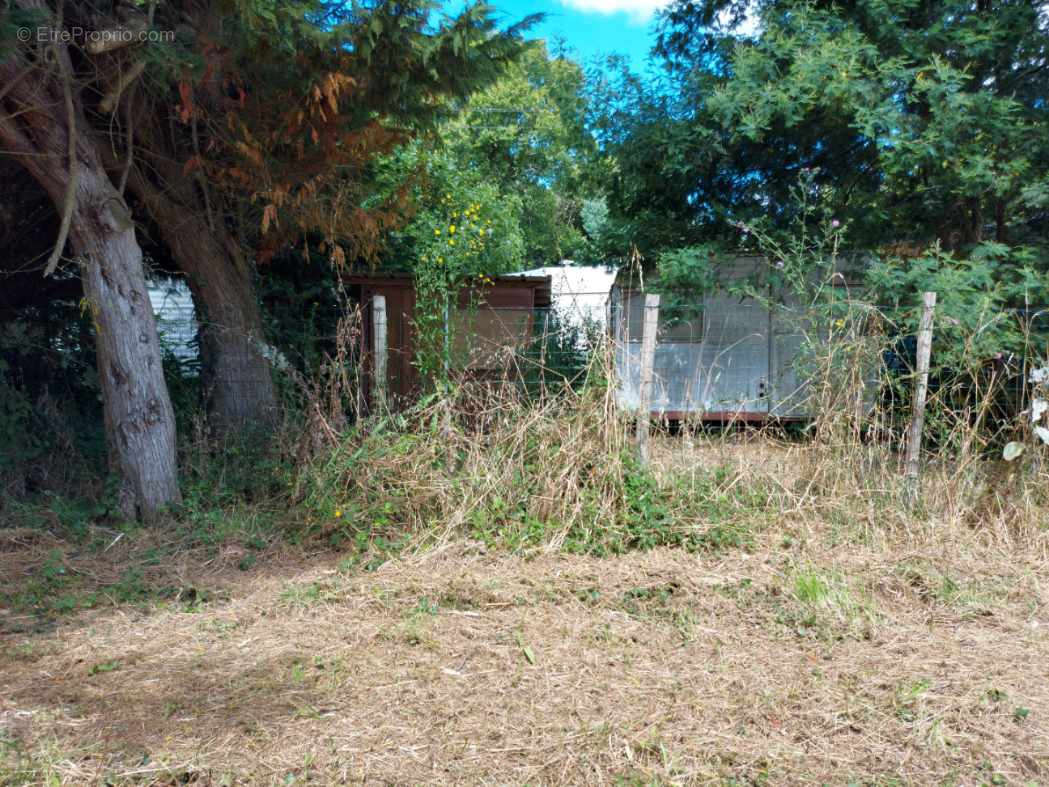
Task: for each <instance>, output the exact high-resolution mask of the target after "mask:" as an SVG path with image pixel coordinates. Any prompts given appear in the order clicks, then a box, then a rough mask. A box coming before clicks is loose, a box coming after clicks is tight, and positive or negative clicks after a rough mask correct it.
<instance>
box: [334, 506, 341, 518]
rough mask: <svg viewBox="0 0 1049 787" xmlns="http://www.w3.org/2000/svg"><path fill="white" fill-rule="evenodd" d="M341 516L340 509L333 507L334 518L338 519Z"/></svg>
mask: <svg viewBox="0 0 1049 787" xmlns="http://www.w3.org/2000/svg"><path fill="white" fill-rule="evenodd" d="M341 516H342V511H340V510H339V509H337V508H336V509H335V518H336V519H338V518H339V517H341Z"/></svg>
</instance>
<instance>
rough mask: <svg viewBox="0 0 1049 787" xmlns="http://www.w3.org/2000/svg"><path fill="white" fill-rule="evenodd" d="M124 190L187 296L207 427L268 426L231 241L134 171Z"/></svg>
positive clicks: (239, 263) (270, 405)
mask: <svg viewBox="0 0 1049 787" xmlns="http://www.w3.org/2000/svg"><path fill="white" fill-rule="evenodd" d="M128 185H129V186H130V187H131V189H132V191H134V192H135V194H136V195H137V196H138V198H139V199H141V200H142V201H143V203H145V205H146V208H147V210H149V212H150V214H151V215H152V216H153V219H154V221H155V222H156V224H157V226H158V227H159V228H160V234H161V238H162V239H163V241H164V244H165V245H166V246H167V247H168V248H169V249H170V251H171V254H172V256H173V257H174V259H175V261H176V263H177V264H178V266H179V268H180V269H181V270H182V272H183V273H185V274H186V278H187V280H188V282H189V286H190V290H191V291H192V293H193V302H194V304H196V306H197V309H198V312H199V317H200V321H201V341H202V344H203V346H202V347H201V350H202V356H203V361H204V364H203V365H204V372H205V376H206V379H207V381H208V387H209V389H210V390H209V403H208V404H209V411H210V413H211V418H212V422H213V423H214V424H215V426H216V427H217V428H218V430H219V431H220V432H229V431H232V430H235V429H240V428H243V427H244V426H245V425H249V424H250V425H271V424H272V423H273V421H274V420H275V418H276V414H277V394H276V388H275V386H274V384H273V377H272V374H271V371H270V364H269V361H267V360H266V356H265V355H264V354H263V347H264V332H263V328H262V314H261V312H260V311H259V305H258V302H257V301H256V299H255V292H254V287H253V285H252V281H251V270H250V269H249V267H248V263H247V262H246V261H245V260H244V258H243V255H241V253H240V250H239V249H238V248H237V245H236V241H235V240H234V239H233V237H232V236H230V234H229V233H228V232H226V230H225V228H222V227H216V228H214V229H212V228H211V227H210V226H209V225H208V222H207V220H206V219H205V217H204V215H203V213H202V209H201V207H200V206H192V205H191V206H186V205H183V204H182V203H181V202H176V201H175V200H174V199H172V198H170V197H168V196H167V195H166V194H164V193H161V192H160V191H159V190H158V189H157V188H155V187H154V186H153V185H152V184H151V183H149V182H148V181H146V180H145V177H144V176H143V175H142V174H141V173H140V172H137V171H136V172H133V173H132V175H131V177H130V178H129V180H128ZM190 188H192V187H190Z"/></svg>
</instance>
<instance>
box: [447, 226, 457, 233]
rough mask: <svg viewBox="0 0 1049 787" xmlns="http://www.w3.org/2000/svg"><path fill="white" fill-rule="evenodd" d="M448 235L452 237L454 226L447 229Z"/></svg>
mask: <svg viewBox="0 0 1049 787" xmlns="http://www.w3.org/2000/svg"><path fill="white" fill-rule="evenodd" d="M448 234H449V235H454V234H455V225H454V224H453V225H452V226H450V227H449V228H448Z"/></svg>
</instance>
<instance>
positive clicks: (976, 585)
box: [0, 441, 1049, 785]
mask: <svg viewBox="0 0 1049 787" xmlns="http://www.w3.org/2000/svg"><path fill="white" fill-rule="evenodd" d="M683 448H687V446H685V445H684V444H683V443H682V442H680V441H677V442H673V443H667V444H666V445H663V446H660V447H657V451H656V457H657V460H658V459H659V458H664V459H665V458H666V457H667V456H668V455H671V454H668V452H674V453H673V454H672V455H674V456H678V457H679V458H680V456H681V454H680V453H679V452H680V451H681V450H682V449H683ZM690 450H691V451H692V453H693V461H694V462H696V463H698V464H702V463H703V462H704V461H713V462H714V463H715V464H717V465H718V466H724V465H726V463H727V464H730V465H731V463H732V462H738V466H739V467H747V468H749V469H750V471H751V472H754V471H755V468H756V467H758V466H759V465H760V463H761V462H765V463H766V466H767V468H768V472H769V474H770V475H774V476H776V477H778V478H780V480H781V482H782V484H783V486H784V488H785V489H787V490H791V494H792V495H794V497H793V498H790V499H798V500H801V499H802V498H801V497H800V495H799V494H798V492H797V490H798V488H799V485H802V486H801V487H800V488H802V489H803V488H805V487H804V486H803V485H805V484H812V483H813V481H812V474H811V473H810V472H808V470H807V468H806V466H805V464H804V463H803V462H802V461H800V459H801V454H800V453H798V452H799V451H800V450H801V449H799V448H797V447H792V446H779V447H772V448H770V447H769V446H768V445H765V446H763V447H762V448H761V449H760V450H757V449H755V448H754V447H753V446H747V445H743V446H729V445H726V444H724V443H722V444H721V445H718V446H715V447H708V448H707V449H704V448H703V447H702V446H694V447H692V448H691V449H690ZM713 452H721V454H720V455H716V454H714V453H713ZM711 456H715V457H716V458H715V459H711ZM788 471H790V472H788ZM785 499H787V498H785ZM937 506H938V504H937ZM815 510H816V509H815V508H814V507H813V506H808V505H804V506H802V505H799V506H798V507H797V508H796V509H795V510H790V509H789V508H787V509H785V510H783V511H782V512H781V513H780V515H779V516H778V517H776V518H775V519H774V522H773V524H772V525H771V526H768V527H766V528H765V529H763V530H761V531H759V532H757V533H756V534H755V537H754V541H753V543H752V545H751V547H750V548H749V549H746V550H743V549H732V550H728V551H724V552H720V553H718V552H715V553H704V554H688V553H687V552H685V551H683V550H667V549H660V550H655V551H652V552H647V553H637V552H634V553H630V554H627V555H624V556H619V557H615V558H607V559H598V558H593V557H586V556H578V555H571V556H570V555H562V554H556V553H551V552H540V553H537V554H535V555H533V556H532V557H531V558H526V557H521V556H508V555H504V554H497V553H494V552H491V551H488V550H485V549H484V548H483V547H481V546H480V545H478V544H475V543H471V542H465V541H462V540H457V541H456V540H452V541H448V542H446V543H445V544H444V545H443V546H441V547H439V548H437V549H430V550H427V551H420V552H418V553H416V554H413V555H407V556H405V557H404V558H402V559H399V560H394V561H391V562H388V563H386V564H385V565H383V566H381V567H380V568H378V570H376V571H374V572H366V571H363V570H360V569H356V570H353V571H343V570H340V569H339V568H338V567H337V566H336V565H335V560H334V558H331V557H325V558H322V559H314V560H312V561H310V562H308V563H300V564H298V565H288V564H287V562H283V563H282V562H280V561H274V562H270V563H269V564H268V565H267V566H266V567H265V568H264V569H263V570H258V571H255V572H254V573H250V574H244V573H240V572H236V571H235V570H226V571H225V572H223V571H222V570H220V567H219V566H213V567H212V569H213V571H212V573H211V574H210V575H208V576H207V577H206V581H207V582H210V583H212V584H224V586H225V587H226V589H227V593H226V594H225V595H228V599H227V600H216V601H213V602H212V603H210V604H205V605H202V606H200V607H197V608H194V610H193V611H185V609H184V608H181V607H178V606H173V605H164V606H158V607H155V608H153V609H151V610H146V611H143V610H141V609H138V608H133V607H127V606H119V607H117V608H114V609H110V610H108V611H104V612H100V611H95V612H91V613H86V614H84V615H81V616H79V617H75V618H69V619H67V620H66V622H64V623H63V624H61V625H60V626H59V627H58V628H56V629H55V630H53V631H50V632H43V633H37V634H26V633H18V634H10V633H9V634H4V635H2V638H0V645H2V650H0V746H2V747H3V749H2V751H3V757H4V759H3V760H2V763H3V765H2V766H0V767H2V768H3V770H0V774H2V775H0V783H11V784H22V783H31V784H32V783H44V784H46V783H67V784H91V783H101V782H103V781H104V780H106V779H108V780H109V781H110V783H116V784H123V783H156V784H168V783H176V781H177V780H181V781H178V782H177V783H197V784H216V785H217V784H233V783H237V784H285V783H293V782H294V783H296V784H298V783H313V784H334V783H358V782H370V783H392V784H402V783H405V784H407V783H493V782H494V783H501V784H503V783H515V784H517V783H520V784H524V783H529V784H554V783H575V784H582V783H586V784H635V783H637V784H641V783H646V784H647V783H652V782H658V783H670V784H691V783H717V784H748V783H752V784H753V783H757V784H760V783H765V782H768V783H774V784H808V783H818V782H825V783H834V784H845V783H850V782H855V783H863V784H887V783H897V782H902V783H915V784H934V783H935V784H939V783H949V784H980V783H1010V784H1022V783H1042V782H1045V781H1049V681H1047V677H1049V672H1047V667H1046V665H1047V664H1049V637H1047V629H1049V607H1047V602H1049V596H1047V590H1046V587H1045V583H1046V577H1047V573H1046V560H1045V555H1044V552H1043V550H1044V544H1043V542H1042V541H1035V540H1031V539H1027V540H1025V541H1024V542H1023V543H1019V541H1018V538H1017V537H1016V536H1012V537H1009V538H1003V537H999V534H997V533H996V531H994V530H993V529H991V530H981V529H979V528H973V527H971V526H969V525H968V524H966V523H965V522H962V521H956V522H953V523H952V522H946V521H940V520H936V524H937V526H936V527H932V526H931V525H930V526H923V527H919V528H914V529H910V530H908V529H907V528H902V527H899V526H898V523H897V522H895V521H894V519H893V516H892V515H891V514H890V513H889V512H887V511H886V512H878V511H874V512H873V513H872V514H870V519H872V520H873V524H872V523H871V522H868V521H866V520H867V518H868V515H867V514H866V513H864V514H863V515H862V516H859V517H857V520H856V521H848V520H842V519H840V518H839V517H838V516H837V515H833V516H817V515H815V514H814V511H815ZM936 510H937V511H939V510H940V508H938V507H937V508H936ZM861 520H862V521H861ZM9 543H10V542H9ZM19 548H23V549H26V550H28V549H31V548H40V547H39V545H37V546H33V545H31V544H24V545H23V546H22V547H17V546H10V547H8V557H11V556H12V555H13V554H17V550H18V549H19ZM300 559H301V558H300ZM187 570H190V569H187ZM185 581H186V582H187V583H193V582H200V581H203V580H201V579H200V578H199V577H197V578H195V577H193V576H187V577H186V578H185Z"/></svg>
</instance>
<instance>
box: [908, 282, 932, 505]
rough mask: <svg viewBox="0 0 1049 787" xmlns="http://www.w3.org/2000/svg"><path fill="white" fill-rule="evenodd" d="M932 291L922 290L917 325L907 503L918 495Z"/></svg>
mask: <svg viewBox="0 0 1049 787" xmlns="http://www.w3.org/2000/svg"><path fill="white" fill-rule="evenodd" d="M935 310H936V293H935V292H924V293H922V316H921V322H920V323H919V325H918V358H917V364H916V367H915V372H916V374H917V377H916V378H915V380H914V402H913V406H914V407H913V413H912V415H911V425H910V429H908V430H907V462H906V473H907V491H908V494H909V495H910V498H911V502H914V501H915V500H916V499H917V497H918V481H919V473H920V470H921V450H922V428H923V426H924V425H925V399H926V396H927V395H928V392H929V355H930V353H931V352H932V318H933V313H934V312H935Z"/></svg>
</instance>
